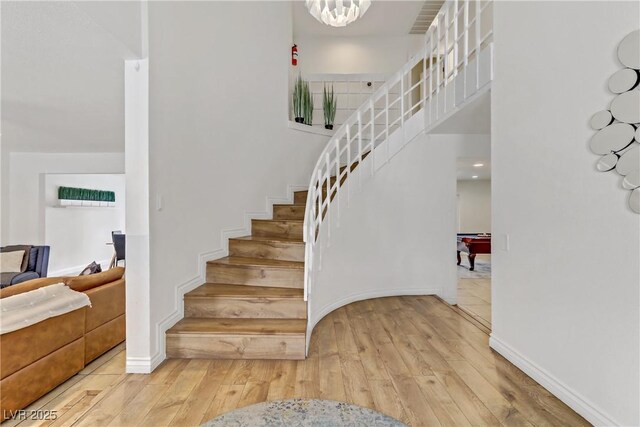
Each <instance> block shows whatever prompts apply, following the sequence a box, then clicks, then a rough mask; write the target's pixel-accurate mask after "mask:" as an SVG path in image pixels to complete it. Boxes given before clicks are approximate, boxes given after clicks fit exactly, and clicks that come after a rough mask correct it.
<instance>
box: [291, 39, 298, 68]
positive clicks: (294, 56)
mask: <svg viewBox="0 0 640 427" xmlns="http://www.w3.org/2000/svg"><path fill="white" fill-rule="evenodd" d="M291 65H293V66H294V67H295V66H297V65H298V45H297V44H294V45H293V46H291Z"/></svg>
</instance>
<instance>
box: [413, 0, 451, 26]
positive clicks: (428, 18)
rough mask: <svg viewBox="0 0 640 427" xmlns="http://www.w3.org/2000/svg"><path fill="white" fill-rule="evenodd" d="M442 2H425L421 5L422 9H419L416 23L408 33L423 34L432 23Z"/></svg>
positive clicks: (428, 0) (430, 0)
mask: <svg viewBox="0 0 640 427" xmlns="http://www.w3.org/2000/svg"><path fill="white" fill-rule="evenodd" d="M443 3H444V0H427V1H425V2H424V4H423V5H422V9H420V13H418V17H417V18H416V21H415V22H414V23H413V27H411V30H410V31H409V34H424V33H426V32H427V30H428V29H429V25H431V23H432V22H433V19H434V18H435V17H436V15H437V14H438V12H439V11H440V9H441V8H442V5H443Z"/></svg>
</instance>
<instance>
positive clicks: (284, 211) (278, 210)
mask: <svg viewBox="0 0 640 427" xmlns="http://www.w3.org/2000/svg"><path fill="white" fill-rule="evenodd" d="M304 208H305V206H304V205H276V206H274V207H273V219H301V220H302V219H304Z"/></svg>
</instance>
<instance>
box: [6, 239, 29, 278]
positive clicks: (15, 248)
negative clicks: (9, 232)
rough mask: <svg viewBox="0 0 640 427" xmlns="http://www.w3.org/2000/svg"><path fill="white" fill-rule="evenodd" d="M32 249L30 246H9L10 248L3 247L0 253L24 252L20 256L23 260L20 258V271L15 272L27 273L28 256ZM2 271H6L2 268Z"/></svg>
mask: <svg viewBox="0 0 640 427" xmlns="http://www.w3.org/2000/svg"><path fill="white" fill-rule="evenodd" d="M32 247H33V246H30V245H10V246H5V247H3V248H0V253H5V252H15V251H24V253H23V254H22V255H23V258H22V264H21V266H20V270H17V272H20V273H22V272H23V271H27V269H28V267H29V255H30V253H31V248H32ZM25 255H26V256H25ZM2 271H7V270H5V269H4V268H3V269H2Z"/></svg>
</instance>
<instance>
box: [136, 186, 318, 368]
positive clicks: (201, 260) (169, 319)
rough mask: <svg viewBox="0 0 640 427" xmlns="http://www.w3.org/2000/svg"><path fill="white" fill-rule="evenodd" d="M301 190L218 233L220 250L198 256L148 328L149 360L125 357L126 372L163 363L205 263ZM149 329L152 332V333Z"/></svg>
mask: <svg viewBox="0 0 640 427" xmlns="http://www.w3.org/2000/svg"><path fill="white" fill-rule="evenodd" d="M305 190H307V186H305V185H288V186H287V197H266V199H265V210H264V211H262V212H245V214H244V223H243V224H244V225H243V227H240V228H231V229H224V230H221V231H220V249H216V250H214V251H210V252H202V253H200V254H198V261H197V262H198V264H197V265H198V274H197V275H196V276H194V277H192V278H191V279H189V280H187V281H186V282H183V283H182V284H181V285H179V286H178V287H177V288H175V294H174V301H173V307H174V308H173V311H172V312H171V313H169V314H168V315H167V316H166V317H165V318H164V319H162V320H161V321H160V322H159V323H157V324H155V325H152V326H151V327H152V331H151V333H152V334H154V333H155V335H156V345H157V347H156V350H155V352H154V354H153V356H152V357H150V358H145V357H133V358H128V357H127V372H130V373H141V374H147V373H151V372H152V371H153V370H154V369H155V368H156V367H158V365H159V364H160V363H161V362H162V361H163V360H165V359H166V358H167V353H166V339H165V338H166V337H165V333H166V332H167V330H168V329H169V328H171V327H172V326H173V325H175V324H176V323H177V322H178V321H179V320H181V319H182V318H183V317H184V300H183V297H184V294H186V293H187V292H190V291H192V290H193V289H195V288H197V287H198V286H200V285H202V284H203V283H205V282H206V276H207V267H206V266H207V261H211V260H214V259H218V258H222V257H225V256H227V255H228V254H229V239H230V238H233V237H240V236H247V235H250V234H251V220H252V219H268V218H271V215H270V213H272V212H273V205H275V204H287V203H293V193H294V192H295V191H305ZM153 329H155V331H154V330H153Z"/></svg>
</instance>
